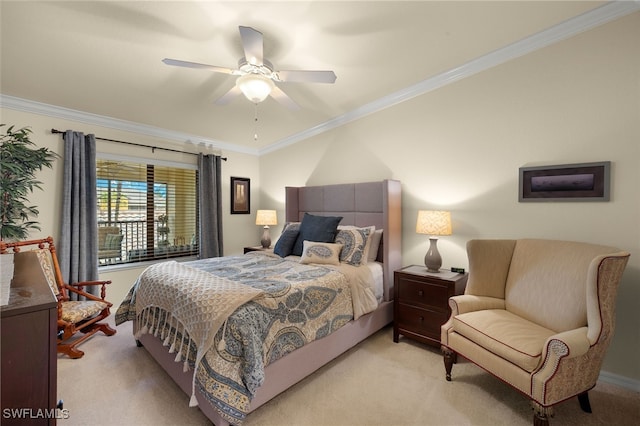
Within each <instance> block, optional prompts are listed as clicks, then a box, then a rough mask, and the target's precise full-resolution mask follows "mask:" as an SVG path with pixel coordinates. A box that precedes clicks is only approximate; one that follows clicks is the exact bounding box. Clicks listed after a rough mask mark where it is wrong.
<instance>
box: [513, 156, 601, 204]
mask: <svg viewBox="0 0 640 426" xmlns="http://www.w3.org/2000/svg"><path fill="white" fill-rule="evenodd" d="M610 168H611V162H610V161H602V162H598V163H580V164H562V165H557V166H538V167H520V176H519V181H520V185H519V186H520V188H519V194H518V200H519V201H521V202H528V201H609V173H610Z"/></svg>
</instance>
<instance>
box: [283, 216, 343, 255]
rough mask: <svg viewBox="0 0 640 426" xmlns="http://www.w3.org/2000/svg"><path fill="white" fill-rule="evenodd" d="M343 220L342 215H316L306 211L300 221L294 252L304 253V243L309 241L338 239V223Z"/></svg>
mask: <svg viewBox="0 0 640 426" xmlns="http://www.w3.org/2000/svg"><path fill="white" fill-rule="evenodd" d="M341 220H342V216H315V215H312V214H309V213H305V214H304V217H303V218H302V222H301V223H300V234H299V235H298V239H297V240H296V243H295V244H294V246H293V252H292V253H291V254H294V255H296V256H301V255H302V245H303V244H302V243H303V242H304V241H305V240H307V241H316V242H319V243H332V242H333V241H334V240H335V239H336V232H337V231H338V223H340V221H341Z"/></svg>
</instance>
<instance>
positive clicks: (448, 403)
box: [58, 318, 640, 426]
mask: <svg viewBox="0 0 640 426" xmlns="http://www.w3.org/2000/svg"><path fill="white" fill-rule="evenodd" d="M111 322H112V323H113V319H112V318H111ZM117 330H118V332H117V334H115V335H114V336H111V337H106V336H104V335H102V334H100V333H99V334H96V335H95V336H94V337H93V338H91V339H89V340H88V341H87V342H86V343H84V344H82V345H81V346H80V349H81V350H83V351H84V352H85V356H84V357H83V358H80V359H77V360H72V359H69V358H66V357H63V356H61V355H60V356H59V358H58V398H59V399H63V400H64V408H66V409H67V410H69V418H68V419H63V420H58V425H61V426H72V425H96V426H98V425H122V426H128V425H131V426H136V425H208V424H211V423H210V422H209V420H208V419H207V418H206V417H205V416H204V415H203V414H202V413H201V412H200V411H199V410H198V409H197V408H189V406H188V404H189V397H188V396H187V395H186V394H185V393H184V392H182V390H181V389H180V388H179V387H178V386H177V385H175V384H174V383H173V381H172V380H171V379H170V378H169V377H168V376H167V375H166V374H165V373H164V371H163V370H162V369H161V368H160V367H159V365H158V364H156V362H155V361H154V360H153V359H152V358H151V357H150V355H149V354H148V353H147V352H146V350H145V349H144V348H138V347H137V346H136V345H135V341H134V339H133V336H132V332H131V323H130V322H128V323H125V324H123V325H121V326H118V327H117ZM392 334H393V333H392V328H391V327H386V328H384V329H383V330H381V331H379V332H378V333H376V334H375V335H373V336H371V337H370V338H369V339H367V340H365V341H364V342H362V343H360V344H359V345H357V346H356V347H355V348H353V349H351V350H350V351H348V352H347V353H345V354H343V355H342V356H340V357H339V358H337V359H336V360H334V361H332V362H331V363H329V364H327V365H326V366H324V367H323V368H321V369H320V370H318V371H317V372H316V373H314V374H313V375H311V376H309V377H308V378H306V379H304V380H303V381H301V382H300V383H298V384H297V385H295V386H294V387H292V388H290V389H289V390H287V391H286V392H283V393H282V394H280V395H279V396H277V397H276V398H274V399H273V400H271V401H270V402H268V403H267V404H265V405H263V406H262V407H260V408H258V410H256V411H255V412H254V413H251V414H250V415H249V417H248V418H247V420H246V421H245V422H244V425H245V426H270V425H274V426H275V425H278V426H288V425H292V426H293V425H295V426H360V425H361V426H373V425H385V426H391V425H398V426H401V425H406V426H418V425H456V426H457V425H509V426H518V425H531V424H532V411H531V409H530V406H529V402H528V400H527V399H526V398H525V397H524V396H522V395H520V394H519V393H518V392H516V391H514V390H513V389H512V388H510V387H508V386H507V385H505V384H504V383H502V382H500V381H499V380H497V379H496V378H494V377H493V376H491V375H489V374H487V373H485V372H484V371H483V370H481V369H480V368H478V367H476V366H475V365H473V364H471V363H469V362H466V361H464V360H460V361H459V362H458V363H457V364H455V365H454V367H453V380H452V381H451V382H447V381H446V380H445V377H444V376H445V374H444V365H443V362H442V356H441V354H440V351H439V350H438V349H437V348H434V347H430V346H426V345H422V344H420V343H416V342H413V341H410V340H408V339H404V338H401V339H400V342H399V343H394V342H393V339H392ZM589 398H590V400H591V407H592V409H593V413H592V414H588V413H584V412H582V411H581V410H580V407H579V405H578V401H577V399H576V398H572V399H570V400H568V401H565V402H564V403H561V404H559V405H557V406H556V409H555V411H556V413H555V417H554V418H552V419H551V422H550V423H551V426H554V425H556V426H560V425H563V426H564V425H580V426H589V425H619V426H625V425H635V424H638V421H639V420H638V419H640V393H637V392H633V391H630V390H627V389H624V388H620V387H618V386H614V385H611V384H607V383H598V384H597V385H596V387H595V388H594V389H593V390H591V391H590V392H589Z"/></svg>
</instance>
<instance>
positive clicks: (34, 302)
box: [0, 282, 58, 425]
mask: <svg viewBox="0 0 640 426" xmlns="http://www.w3.org/2000/svg"><path fill="white" fill-rule="evenodd" d="M57 306H58V304H57V301H56V298H55V296H54V295H53V293H52V292H51V289H50V288H49V286H48V285H47V284H46V283H43V282H41V283H40V284H35V283H34V284H33V285H32V286H29V287H18V288H11V296H10V297H9V304H8V305H3V306H2V307H1V308H0V313H1V315H2V320H1V321H2V324H1V327H2V334H1V337H0V339H1V342H0V344H1V345H2V347H1V354H0V355H1V356H2V358H1V360H2V361H1V362H2V387H1V388H0V398H1V399H2V412H1V413H0V416H1V417H0V418H1V420H0V422H1V423H2V424H3V425H11V424H20V425H25V424H30V425H54V424H56V419H55V416H56V414H55V413H56V410H55V409H56V388H57V365H58V364H57V363H58V357H57V353H56V344H57V343H56V332H57V329H58V326H57V321H58V315H57ZM45 411H46V413H45Z"/></svg>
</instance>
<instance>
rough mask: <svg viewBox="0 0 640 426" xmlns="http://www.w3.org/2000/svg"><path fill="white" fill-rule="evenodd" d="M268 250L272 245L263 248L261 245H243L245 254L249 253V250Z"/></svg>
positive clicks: (271, 248)
mask: <svg viewBox="0 0 640 426" xmlns="http://www.w3.org/2000/svg"><path fill="white" fill-rule="evenodd" d="M269 250H273V247H269V248H264V247H262V246H253V247H245V248H244V252H245V254H246V253H249V252H250V251H269Z"/></svg>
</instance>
